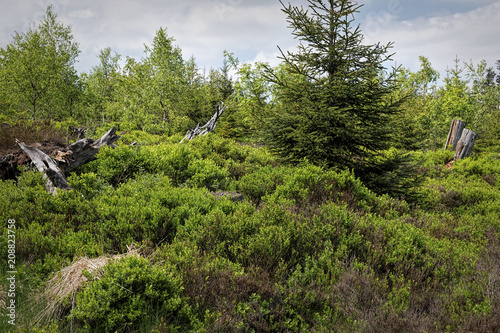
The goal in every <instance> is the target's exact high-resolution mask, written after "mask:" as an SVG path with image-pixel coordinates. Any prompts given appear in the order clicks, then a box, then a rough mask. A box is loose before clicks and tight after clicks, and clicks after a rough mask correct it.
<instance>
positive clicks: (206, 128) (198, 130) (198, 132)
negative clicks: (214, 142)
mask: <svg viewBox="0 0 500 333" xmlns="http://www.w3.org/2000/svg"><path fill="white" fill-rule="evenodd" d="M226 109H227V106H225V105H224V103H223V102H221V103H220V104H219V105H218V106H217V111H215V114H214V115H213V116H212V118H210V120H209V121H208V122H207V123H206V124H205V125H203V126H201V127H200V124H198V125H196V127H195V128H193V129H190V130H189V131H187V133H186V136H185V137H184V138H183V139H182V140H181V142H180V143H182V142H183V141H184V140H186V139H187V140H192V139H194V138H196V137H197V136H202V135H206V134H207V133H209V132H212V131H213V130H214V129H215V126H217V122H218V121H219V118H220V116H221V115H222V113H223V112H224V111H226Z"/></svg>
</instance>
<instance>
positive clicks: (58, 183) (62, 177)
mask: <svg viewBox="0 0 500 333" xmlns="http://www.w3.org/2000/svg"><path fill="white" fill-rule="evenodd" d="M119 138H120V136H119V135H117V134H116V129H115V128H114V127H113V128H111V129H110V130H109V131H108V132H107V133H106V134H104V135H103V136H102V137H101V138H100V139H98V140H95V141H94V140H92V139H90V138H85V139H81V140H78V141H76V142H75V143H73V144H71V145H69V146H68V147H66V149H64V151H57V153H56V154H55V156H54V158H52V157H50V156H49V155H47V154H45V153H44V152H43V151H41V150H40V149H38V148H36V147H30V146H28V145H26V144H24V143H23V142H20V141H19V140H16V142H17V144H18V145H19V147H21V149H22V150H23V151H24V152H25V153H26V155H28V156H29V158H30V159H31V161H32V162H33V164H34V165H35V166H36V168H37V169H38V171H40V172H42V173H43V174H44V178H48V180H47V184H46V187H47V191H49V192H50V193H52V194H56V193H57V189H62V190H70V189H71V187H70V186H69V184H68V181H67V180H66V175H67V174H68V173H70V172H72V171H74V170H75V169H76V168H78V167H80V166H82V165H84V164H85V163H88V162H91V161H93V160H94V159H95V158H96V157H95V156H96V155H97V153H98V152H99V150H100V148H101V147H103V146H114V142H116V141H117V140H118V139H119Z"/></svg>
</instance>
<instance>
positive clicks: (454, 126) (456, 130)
mask: <svg viewBox="0 0 500 333" xmlns="http://www.w3.org/2000/svg"><path fill="white" fill-rule="evenodd" d="M465 125H466V124H465V122H463V121H461V120H458V119H453V121H452V122H451V126H450V132H449V133H448V138H447V139H446V144H445V145H444V149H448V148H450V146H451V150H455V149H456V148H457V144H458V140H460V137H461V136H462V132H463V130H464V128H465Z"/></svg>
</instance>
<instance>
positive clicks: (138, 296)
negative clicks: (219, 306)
mask: <svg viewBox="0 0 500 333" xmlns="http://www.w3.org/2000/svg"><path fill="white" fill-rule="evenodd" d="M181 292H182V286H181V281H180V278H179V277H176V276H175V275H174V274H173V273H171V272H168V271H167V270H166V269H165V267H158V266H152V265H151V264H150V263H149V261H148V260H146V259H144V258H141V257H136V256H129V257H125V258H123V259H120V260H119V261H116V262H114V263H110V264H108V265H107V266H105V268H104V275H103V276H102V277H101V278H100V279H97V280H93V281H91V282H90V283H89V284H88V286H86V287H85V288H84V289H83V290H82V291H81V292H79V293H78V294H77V297H76V307H75V308H74V309H73V310H72V311H71V316H72V317H73V318H74V319H75V320H76V321H77V322H78V323H80V324H81V325H82V326H83V328H84V329H85V330H86V331H89V332H114V331H116V330H118V331H123V330H125V331H135V330H137V329H139V328H140V327H141V326H142V327H144V326H146V327H147V326H149V327H152V326H154V325H157V324H158V323H160V322H161V318H163V319H164V321H165V323H166V324H168V325H169V328H170V329H171V330H172V331H179V332H184V331H186V330H189V329H191V328H192V327H193V325H195V320H194V319H193V316H192V314H191V310H190V307H189V305H188V304H187V303H186V300H185V299H183V298H182V297H181Z"/></svg>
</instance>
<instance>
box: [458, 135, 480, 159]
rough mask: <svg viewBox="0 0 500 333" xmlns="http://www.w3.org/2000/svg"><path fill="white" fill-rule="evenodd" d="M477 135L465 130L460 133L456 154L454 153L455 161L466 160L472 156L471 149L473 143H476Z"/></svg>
mask: <svg viewBox="0 0 500 333" xmlns="http://www.w3.org/2000/svg"><path fill="white" fill-rule="evenodd" d="M476 138H477V134H476V133H475V132H474V131H471V130H469V129H467V128H465V129H464V130H463V132H462V136H461V137H460V140H459V141H458V144H457V152H456V153H455V158H454V159H455V160H460V159H462V158H467V157H469V156H470V155H471V154H472V149H473V148H474V143H475V142H476Z"/></svg>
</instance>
